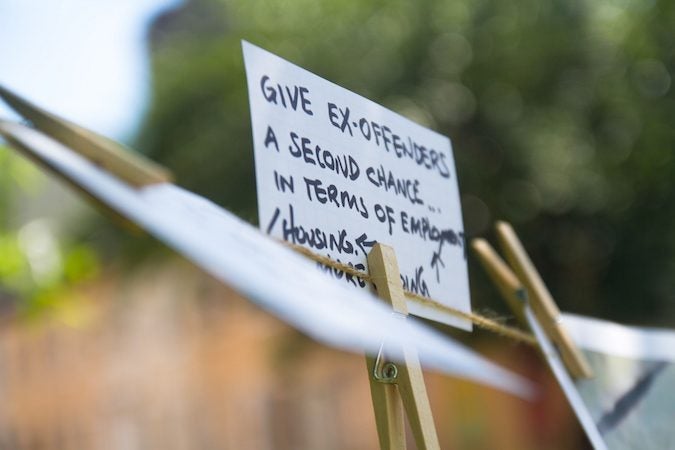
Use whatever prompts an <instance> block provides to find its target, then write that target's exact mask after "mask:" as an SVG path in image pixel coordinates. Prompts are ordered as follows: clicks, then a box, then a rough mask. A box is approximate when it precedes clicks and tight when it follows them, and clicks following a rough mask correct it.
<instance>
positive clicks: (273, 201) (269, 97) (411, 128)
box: [243, 42, 471, 329]
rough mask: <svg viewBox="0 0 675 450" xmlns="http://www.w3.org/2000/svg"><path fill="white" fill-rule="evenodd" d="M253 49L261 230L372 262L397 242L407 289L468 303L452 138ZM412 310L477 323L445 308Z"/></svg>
mask: <svg viewBox="0 0 675 450" xmlns="http://www.w3.org/2000/svg"><path fill="white" fill-rule="evenodd" d="M243 50H244V61H245V64H246V74H247V78H248V88H249V98H250V104H251V121H252V125H253V144H254V150H255V166H256V179H257V188H258V212H259V218H260V227H261V229H262V230H263V231H265V232H267V233H269V234H271V235H273V236H275V237H279V238H282V239H285V240H287V241H289V242H292V243H295V244H300V245H303V246H305V247H307V248H309V249H311V250H313V251H315V252H317V253H320V254H323V255H326V256H329V257H330V258H332V259H334V260H337V261H340V262H343V263H348V264H351V265H353V266H354V267H356V268H358V269H362V270H366V269H367V267H366V265H367V260H366V258H367V253H368V251H369V249H370V247H371V246H372V245H373V243H374V242H381V243H384V244H387V245H390V246H392V247H394V249H395V250H396V254H397V258H398V262H399V267H400V269H401V278H402V280H403V285H404V287H405V288H406V289H408V290H410V291H413V292H416V293H418V294H421V295H424V296H427V297H432V298H434V299H436V300H439V301H441V302H442V303H444V304H446V305H448V306H452V307H454V308H458V309H461V310H462V311H469V310H470V308H471V305H470V298H469V285H468V277H467V265H466V251H465V243H464V229H463V226H462V215H461V207H460V203H459V193H458V188H457V176H456V172H455V167H454V161H453V156H452V149H451V146H450V141H449V140H448V138H447V137H445V136H442V135H440V134H438V133H436V132H434V131H431V130H429V129H426V128H424V127H422V126H420V125H417V124H415V123H413V122H411V121H410V120H408V119H406V118H404V117H402V116H400V115H398V114H396V113H394V112H392V111H389V110H388V109H386V108H383V107H382V106H380V105H377V104H376V103H373V102H372V101H370V100H367V99H365V98H363V97H361V96H359V95H356V94H354V93H353V92H350V91H348V90H346V89H343V88H341V87H339V86H337V85H335V84H333V83H331V82H329V81H326V80H324V79H322V78H320V77H318V76H316V75H313V74H311V73H310V72H308V71H306V70H304V69H302V68H300V67H298V66H295V65H293V64H291V63H289V62H287V61H284V60H283V59H281V58H279V57H277V56H275V55H273V54H271V53H269V52H267V51H265V50H262V49H260V48H258V47H256V46H254V45H251V44H249V43H247V42H243ZM326 271H327V272H329V273H331V274H333V276H334V277H336V278H341V279H342V280H343V282H344V283H348V284H350V285H352V286H354V287H360V288H367V286H366V283H365V282H363V281H362V280H359V279H357V278H353V277H348V276H344V274H342V273H341V272H339V271H332V270H326ZM408 307H409V310H410V312H411V313H412V314H415V315H418V316H422V317H425V318H428V319H432V320H436V321H439V322H443V323H447V324H450V325H454V326H459V327H461V328H465V329H470V327H471V325H470V323H468V322H466V321H463V320H460V319H458V318H456V317H455V316H452V315H449V314H447V313H444V312H441V311H439V310H437V309H433V308H429V307H424V306H421V305H419V304H417V303H412V302H411V303H409V305H408Z"/></svg>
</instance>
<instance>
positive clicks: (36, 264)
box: [0, 146, 98, 317]
mask: <svg viewBox="0 0 675 450" xmlns="http://www.w3.org/2000/svg"><path fill="white" fill-rule="evenodd" d="M40 181H41V176H40V174H39V172H38V171H37V169H36V168H35V167H34V166H33V165H32V164H30V163H28V162H27V161H25V160H23V159H22V158H20V157H18V156H16V154H15V152H14V151H13V150H10V149H8V148H4V147H2V146H0V301H1V302H2V304H1V305H0V306H2V309H3V310H7V309H13V310H15V311H17V312H19V313H20V314H22V315H25V316H30V317H33V316H36V315H41V314H43V313H45V312H47V311H52V310H54V309H57V308H60V307H61V306H63V296H62V295H61V294H62V293H63V292H64V291H65V289H66V288H67V287H69V286H72V285H74V284H76V283H78V282H81V281H83V280H87V279H90V278H91V277H92V276H94V275H95V274H96V272H97V269H98V256H97V255H96V252H95V251H94V249H92V248H90V247H88V246H86V245H82V244H68V243H67V242H57V240H56V239H55V237H54V236H53V235H52V231H51V228H50V227H49V226H48V224H47V223H45V222H44V221H41V220H35V221H32V222H29V223H25V224H24V223H18V222H17V221H16V218H15V217H16V216H17V215H18V212H19V210H20V207H21V205H20V204H17V203H18V201H17V200H18V199H19V198H20V197H21V195H22V194H23V195H25V194H35V193H37V192H39V190H40V185H41V183H40ZM69 306H70V305H69Z"/></svg>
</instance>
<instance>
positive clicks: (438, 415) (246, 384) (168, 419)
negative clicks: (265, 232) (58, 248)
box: [0, 260, 580, 450]
mask: <svg viewBox="0 0 675 450" xmlns="http://www.w3.org/2000/svg"><path fill="white" fill-rule="evenodd" d="M71 294H72V295H77V296H80V297H83V298H87V299H88V300H87V301H84V302H83V303H82V306H81V308H82V309H83V312H82V313H81V314H75V315H74V317H76V318H77V319H76V320H62V319H59V316H58V315H57V316H56V317H55V318H51V319H46V320H41V321H40V322H39V323H18V322H11V321H10V323H6V324H5V325H4V326H3V328H2V330H0V398H2V402H0V448H1V449H124V450H126V449H129V450H135V449H166V450H173V449H176V450H178V449H275V450H276V449H279V450H285V449H288V450H291V449H292V450H297V449H326V450H331V449H335V450H337V449H340V450H343V449H347V450H348V449H355V450H356V449H376V448H377V435H376V430H375V424H374V418H373V414H372V410H371V404H370V393H369V387H368V380H367V375H366V370H365V363H364V358H363V357H362V356H360V355H351V354H346V353H342V352H338V351H334V350H331V349H328V348H325V347H323V346H321V345H319V344H316V343H314V342H312V341H310V340H308V339H307V338H305V337H304V336H302V335H300V334H298V333H297V332H295V331H294V330H292V329H290V328H289V327H287V326H286V325H284V324H283V323H281V322H279V321H278V320H276V319H275V318H273V317H272V316H270V315H268V314H266V313H264V312H262V311H260V310H259V309H258V308H256V307H255V306H253V305H251V304H250V303H248V302H247V301H245V300H243V299H242V298H240V297H238V296H237V295H236V294H234V293H233V292H231V291H230V290H229V289H227V288H226V287H223V286H222V285H221V284H219V283H218V282H216V281H214V280H213V279H211V278H209V277H208V276H206V275H203V274H202V273H201V272H200V271H199V270H197V269H195V268H194V267H192V266H191V265H189V264H188V263H186V262H183V261H180V260H174V261H172V262H169V263H166V262H164V263H161V264H159V265H156V266H149V265H146V266H145V267H144V268H140V269H138V270H137V271H136V272H134V273H133V274H131V275H129V274H127V275H126V276H124V277H122V276H117V275H115V274H108V275H106V276H105V278H102V279H101V280H99V281H97V282H95V283H93V284H91V285H89V286H85V287H82V288H80V289H78V291H77V292H73V293H71ZM485 342H487V344H481V343H485ZM478 346H479V347H480V348H479V350H480V351H481V352H482V353H484V354H486V355H488V356H489V357H490V358H493V359H495V360H497V361H499V362H501V363H502V364H505V365H507V366H510V367H512V368H514V369H515V370H518V371H519V372H520V373H522V374H525V375H526V376H528V377H530V378H532V379H534V380H535V381H537V382H539V383H540V385H541V387H542V393H543V395H542V396H541V398H540V399H539V400H538V401H536V402H534V403H527V402H524V401H522V400H519V399H515V398H513V397H510V396H508V395H505V394H501V393H499V392H496V391H494V390H492V389H488V388H484V387H482V386H478V385H475V384H473V383H468V382H463V381H458V380H455V379H452V378H449V377H446V376H441V375H437V374H427V376H426V379H427V386H428V390H429V395H430V398H431V403H432V409H433V411H434V416H435V421H436V426H437V429H438V433H439V437H440V439H441V446H442V447H443V448H462V449H465V448H466V449H518V450H522V449H538V448H547V449H566V448H579V445H580V444H579V430H578V427H577V426H576V424H575V422H574V420H573V418H572V417H571V415H570V412H569V409H568V408H567V405H566V403H565V401H564V399H563V397H562V396H561V394H560V392H559V391H558V389H557V387H556V386H555V383H554V381H553V380H552V379H551V377H550V376H549V375H548V373H547V372H546V370H545V368H544V367H543V366H542V364H541V363H540V361H539V360H538V358H537V356H536V355H535V354H534V352H532V351H530V350H528V349H525V348H523V347H521V346H517V345H512V344H510V343H508V342H505V341H503V340H502V339H500V338H491V337H486V338H485V339H481V340H480V341H479V342H478ZM411 444H412V443H411ZM411 448H414V446H413V445H411Z"/></svg>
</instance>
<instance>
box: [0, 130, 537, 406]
mask: <svg viewBox="0 0 675 450" xmlns="http://www.w3.org/2000/svg"><path fill="white" fill-rule="evenodd" d="M0 132H1V133H2V134H3V135H5V136H6V137H7V138H8V139H9V142H10V144H12V145H14V146H16V147H17V148H20V149H22V150H23V151H24V152H27V153H29V155H30V156H31V157H32V158H33V159H37V160H38V161H39V162H40V163H42V164H44V165H46V166H48V167H49V168H50V169H51V170H53V171H55V172H56V173H58V174H60V175H61V176H63V177H65V178H66V179H67V180H69V181H70V182H72V183H74V184H75V185H77V186H78V187H81V188H82V189H83V190H84V191H85V192H87V193H88V194H90V195H92V196H93V197H94V198H96V199H98V200H100V201H102V202H103V203H104V204H105V205H107V206H109V207H111V208H112V209H113V210H115V211H117V212H119V213H120V214H122V215H123V216H125V217H127V218H129V219H131V220H132V221H134V222H135V223H137V224H138V225H139V226H141V227H142V228H143V229H145V230H147V231H149V232H150V233H151V234H153V235H154V236H155V237H157V238H158V239H160V240H161V241H163V242H165V243H166V244H167V245H169V246H170V247H172V248H173V249H175V250H176V251H178V252H179V253H181V254H183V255H185V256H186V257H187V258H189V259H190V260H192V261H193V262H194V263H195V264H197V265H198V266H200V267H201V268H203V269H204V270H206V271H207V272H209V273H211V274H212V275H213V276H215V277H216V278H218V279H219V280H221V281H223V282H225V283H227V284H228V285H231V286H233V287H234V288H235V289H237V290H238V291H239V292H241V293H242V294H243V295H245V296H246V297H248V298H249V299H251V300H252V301H254V302H256V303H257V304H259V305H260V306H262V307H263V308H265V309H267V310H268V311H270V312H272V313H273V314H275V315H277V316H278V317H280V318H281V319H282V320H285V321H286V322H288V323H290V324H292V325H294V326H295V327H297V328H298V329H300V330H301V331H303V332H305V333H307V334H308V335H310V336H312V337H314V338H315V339H317V340H319V341H322V342H324V343H327V344H330V345H333V346H336V347H339V348H343V349H347V350H351V351H357V352H368V353H371V354H376V353H377V352H378V350H379V348H380V344H381V342H382V341H383V340H386V343H387V345H386V351H387V355H389V356H391V357H392V358H393V359H395V360H398V359H400V357H401V351H400V349H401V347H402V346H404V345H407V344H410V343H414V344H413V345H415V346H416V347H417V348H418V350H419V354H420V360H421V362H422V364H423V365H424V366H426V367H429V368H432V369H436V370H439V371H442V372H445V373H448V374H453V375H457V376H460V377H463V378H468V379H471V380H474V381H477V382H480V383H484V384H487V385H490V386H493V387H496V388H498V389H502V390H505V391H508V392H511V393H515V394H517V395H527V394H529V393H530V392H531V390H530V386H529V384H528V383H527V382H526V381H524V380H523V379H522V378H520V377H519V376H517V375H514V374H512V373H510V372H508V371H506V370H504V369H502V368H500V367H498V366H496V365H494V364H492V363H491V362H489V361H487V360H486V359H484V358H482V357H481V356H479V355H477V354H476V353H474V352H472V351H471V350H469V349H467V348H465V347H462V346H460V345H459V344H457V343H455V342H453V341H451V340H450V339H449V338H446V337H443V336H442V335H440V334H438V333H436V332H434V331H431V330H430V329H428V328H426V327H424V326H422V325H420V324H417V323H415V322H414V321H412V320H406V321H402V320H400V319H399V318H397V317H396V316H395V315H393V314H392V311H391V309H389V308H388V307H387V306H385V305H384V304H382V303H381V302H380V301H379V300H377V299H376V298H375V297H374V296H373V295H372V294H369V293H367V292H366V291H358V290H354V289H349V288H348V287H347V286H346V285H345V284H343V283H339V282H337V281H334V280H331V279H330V278H329V277H327V276H326V275H324V274H322V273H320V272H319V271H317V270H314V266H315V264H313V263H311V262H309V261H308V260H306V259H304V258H303V257H301V256H299V255H297V254H295V253H294V252H292V251H291V250H289V249H287V248H285V247H283V246H282V245H280V244H278V243H276V242H274V241H272V240H271V239H270V238H268V237H266V236H264V235H263V234H261V233H260V232H259V231H258V230H256V229H255V228H253V227H252V226H251V225H249V224H247V223H245V222H243V221H242V220H240V219H238V218H237V217H236V216H234V215H232V214H231V213H229V212H228V211H226V210H223V209H222V208H220V207H218V206H216V205H215V204H213V203H211V202H209V201H208V200H205V199H203V198H201V197H199V196H197V195H195V194H192V193H190V192H188V191H185V190H183V189H181V188H179V187H177V186H174V185H172V184H158V185H152V186H149V187H145V188H142V189H138V190H135V189H132V188H130V187H129V186H127V185H126V184H123V183H122V182H120V181H119V180H118V179H116V178H115V177H113V176H111V175H110V174H108V173H106V172H104V171H103V170H101V169H100V168H98V167H96V166H95V165H94V164H92V163H90V162H89V161H87V160H85V159H83V158H82V157H80V156H79V155H77V154H75V153H74V152H72V151H70V150H68V149H67V148H66V147H64V146H62V145H61V144H59V143H57V142H55V141H53V140H52V139H50V138H48V137H47V136H45V135H43V134H41V133H39V132H37V131H35V130H32V129H30V128H27V127H25V126H22V125H19V124H9V123H0Z"/></svg>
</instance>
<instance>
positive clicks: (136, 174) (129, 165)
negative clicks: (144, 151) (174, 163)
mask: <svg viewBox="0 0 675 450" xmlns="http://www.w3.org/2000/svg"><path fill="white" fill-rule="evenodd" d="M0 97H1V98H2V99H3V100H5V101H6V102H7V104H9V105H10V106H11V107H12V108H14V109H15V110H16V111H17V112H18V113H19V114H21V115H22V116H23V117H24V118H25V119H27V120H29V121H30V122H31V123H32V124H33V125H34V126H35V128H36V129H38V130H40V131H41V132H43V133H44V134H46V135H47V136H50V137H51V138H52V139H54V140H56V141H58V142H60V143H61V144H63V145H65V146H66V147H68V148H70V149H72V150H74V151H75V152H77V153H79V154H80V155H81V156H83V157H85V158H86V159H88V160H89V161H91V162H93V163H94V164H96V165H98V166H100V167H102V168H104V169H106V170H107V171H109V172H110V173H112V174H113V175H115V176H116V177H118V178H120V179H122V180H124V181H125V182H127V183H129V184H131V185H132V186H134V187H141V186H146V185H150V184H156V183H163V182H168V181H171V179H172V176H171V173H170V172H169V171H168V170H167V169H165V168H164V167H161V166H159V165H158V164H155V163H154V162H152V161H150V160H149V159H146V158H143V157H142V156H140V155H138V154H137V153H134V152H132V151H130V150H129V149H127V148H125V147H124V146H122V145H121V144H118V143H117V142H114V141H112V140H110V139H108V138H105V137H103V136H101V135H98V134H96V133H94V132H93V131H90V130H87V129H85V128H82V127H80V126H79V125H75V124H74V123H72V122H69V121H67V120H65V119H62V118H60V117H57V116H56V115H54V114H52V113H50V112H47V111H45V110H43V109H41V108H38V107H37V106H35V105H33V104H31V103H30V102H28V101H27V100H25V99H23V98H21V97H20V96H18V95H17V94H15V93H13V92H11V91H9V90H8V89H6V88H4V87H2V86H0Z"/></svg>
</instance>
